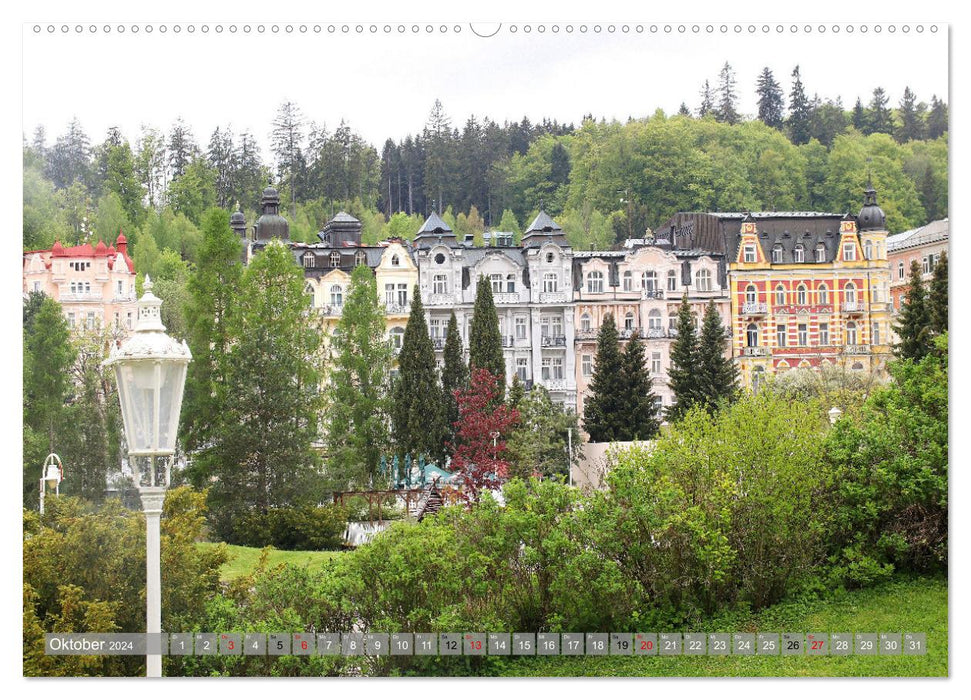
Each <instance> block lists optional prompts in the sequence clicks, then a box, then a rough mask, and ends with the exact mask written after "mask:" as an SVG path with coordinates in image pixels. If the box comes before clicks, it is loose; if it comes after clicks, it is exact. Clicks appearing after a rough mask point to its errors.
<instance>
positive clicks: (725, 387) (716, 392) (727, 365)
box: [697, 301, 738, 410]
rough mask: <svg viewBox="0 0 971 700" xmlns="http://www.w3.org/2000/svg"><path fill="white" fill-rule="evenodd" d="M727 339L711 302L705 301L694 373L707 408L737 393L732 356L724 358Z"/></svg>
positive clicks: (727, 399)
mask: <svg viewBox="0 0 971 700" xmlns="http://www.w3.org/2000/svg"><path fill="white" fill-rule="evenodd" d="M730 338H731V336H730V335H729V332H728V329H726V328H725V327H724V326H723V325H722V319H721V316H720V315H719V313H718V310H717V309H716V308H715V302H713V301H709V302H708V306H707V308H706V309H705V315H704V317H703V320H702V322H701V338H700V339H699V341H698V373H697V374H698V385H699V387H700V389H701V397H700V398H701V400H702V401H703V402H704V403H705V406H706V407H707V408H708V409H709V410H712V409H715V408H717V407H718V406H719V405H720V404H721V403H722V402H730V401H733V400H734V399H735V398H736V397H737V395H738V368H737V367H736V365H735V362H734V361H733V360H732V358H730V357H725V347H726V344H727V343H728V342H729V340H730Z"/></svg>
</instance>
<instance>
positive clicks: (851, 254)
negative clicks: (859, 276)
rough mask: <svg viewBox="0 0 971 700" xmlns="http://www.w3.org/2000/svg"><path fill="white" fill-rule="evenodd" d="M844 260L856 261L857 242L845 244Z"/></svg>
mask: <svg viewBox="0 0 971 700" xmlns="http://www.w3.org/2000/svg"><path fill="white" fill-rule="evenodd" d="M843 260H845V261H847V262H854V261H855V260H856V243H844V244H843Z"/></svg>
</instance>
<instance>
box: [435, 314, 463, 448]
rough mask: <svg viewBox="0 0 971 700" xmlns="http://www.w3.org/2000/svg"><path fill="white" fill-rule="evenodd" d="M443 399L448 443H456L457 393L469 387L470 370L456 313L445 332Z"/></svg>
mask: <svg viewBox="0 0 971 700" xmlns="http://www.w3.org/2000/svg"><path fill="white" fill-rule="evenodd" d="M442 360H443V366H442V398H443V402H444V405H445V425H446V428H447V433H448V436H449V437H448V442H450V443H453V442H455V423H456V421H458V419H459V406H458V402H457V400H456V398H455V392H456V391H459V390H460V389H465V388H467V387H468V385H469V368H468V365H466V364H465V359H464V357H463V353H462V336H461V335H459V324H458V321H457V320H456V319H455V312H454V311H453V312H452V315H451V316H449V319H448V328H447V329H446V331H445V350H444V352H443V353H442Z"/></svg>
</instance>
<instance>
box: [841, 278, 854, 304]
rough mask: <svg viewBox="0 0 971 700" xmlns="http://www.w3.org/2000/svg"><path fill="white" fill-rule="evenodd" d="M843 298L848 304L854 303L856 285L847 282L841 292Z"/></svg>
mask: <svg viewBox="0 0 971 700" xmlns="http://www.w3.org/2000/svg"><path fill="white" fill-rule="evenodd" d="M843 296H844V297H845V299H846V301H847V302H848V303H850V304H855V303H856V285H855V284H853V283H852V282H848V283H847V285H846V287H845V289H844V290H843Z"/></svg>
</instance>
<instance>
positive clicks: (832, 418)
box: [828, 406, 843, 425]
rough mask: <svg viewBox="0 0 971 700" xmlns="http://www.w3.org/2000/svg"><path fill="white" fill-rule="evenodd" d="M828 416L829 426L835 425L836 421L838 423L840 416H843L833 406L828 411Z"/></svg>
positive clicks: (841, 412)
mask: <svg viewBox="0 0 971 700" xmlns="http://www.w3.org/2000/svg"><path fill="white" fill-rule="evenodd" d="M828 415H829V422H830V424H832V425H836V421H838V420H839V419H840V416H842V415H843V411H841V410H840V409H839V408H837V407H836V406H833V407H832V408H831V409H829V411H828Z"/></svg>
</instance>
